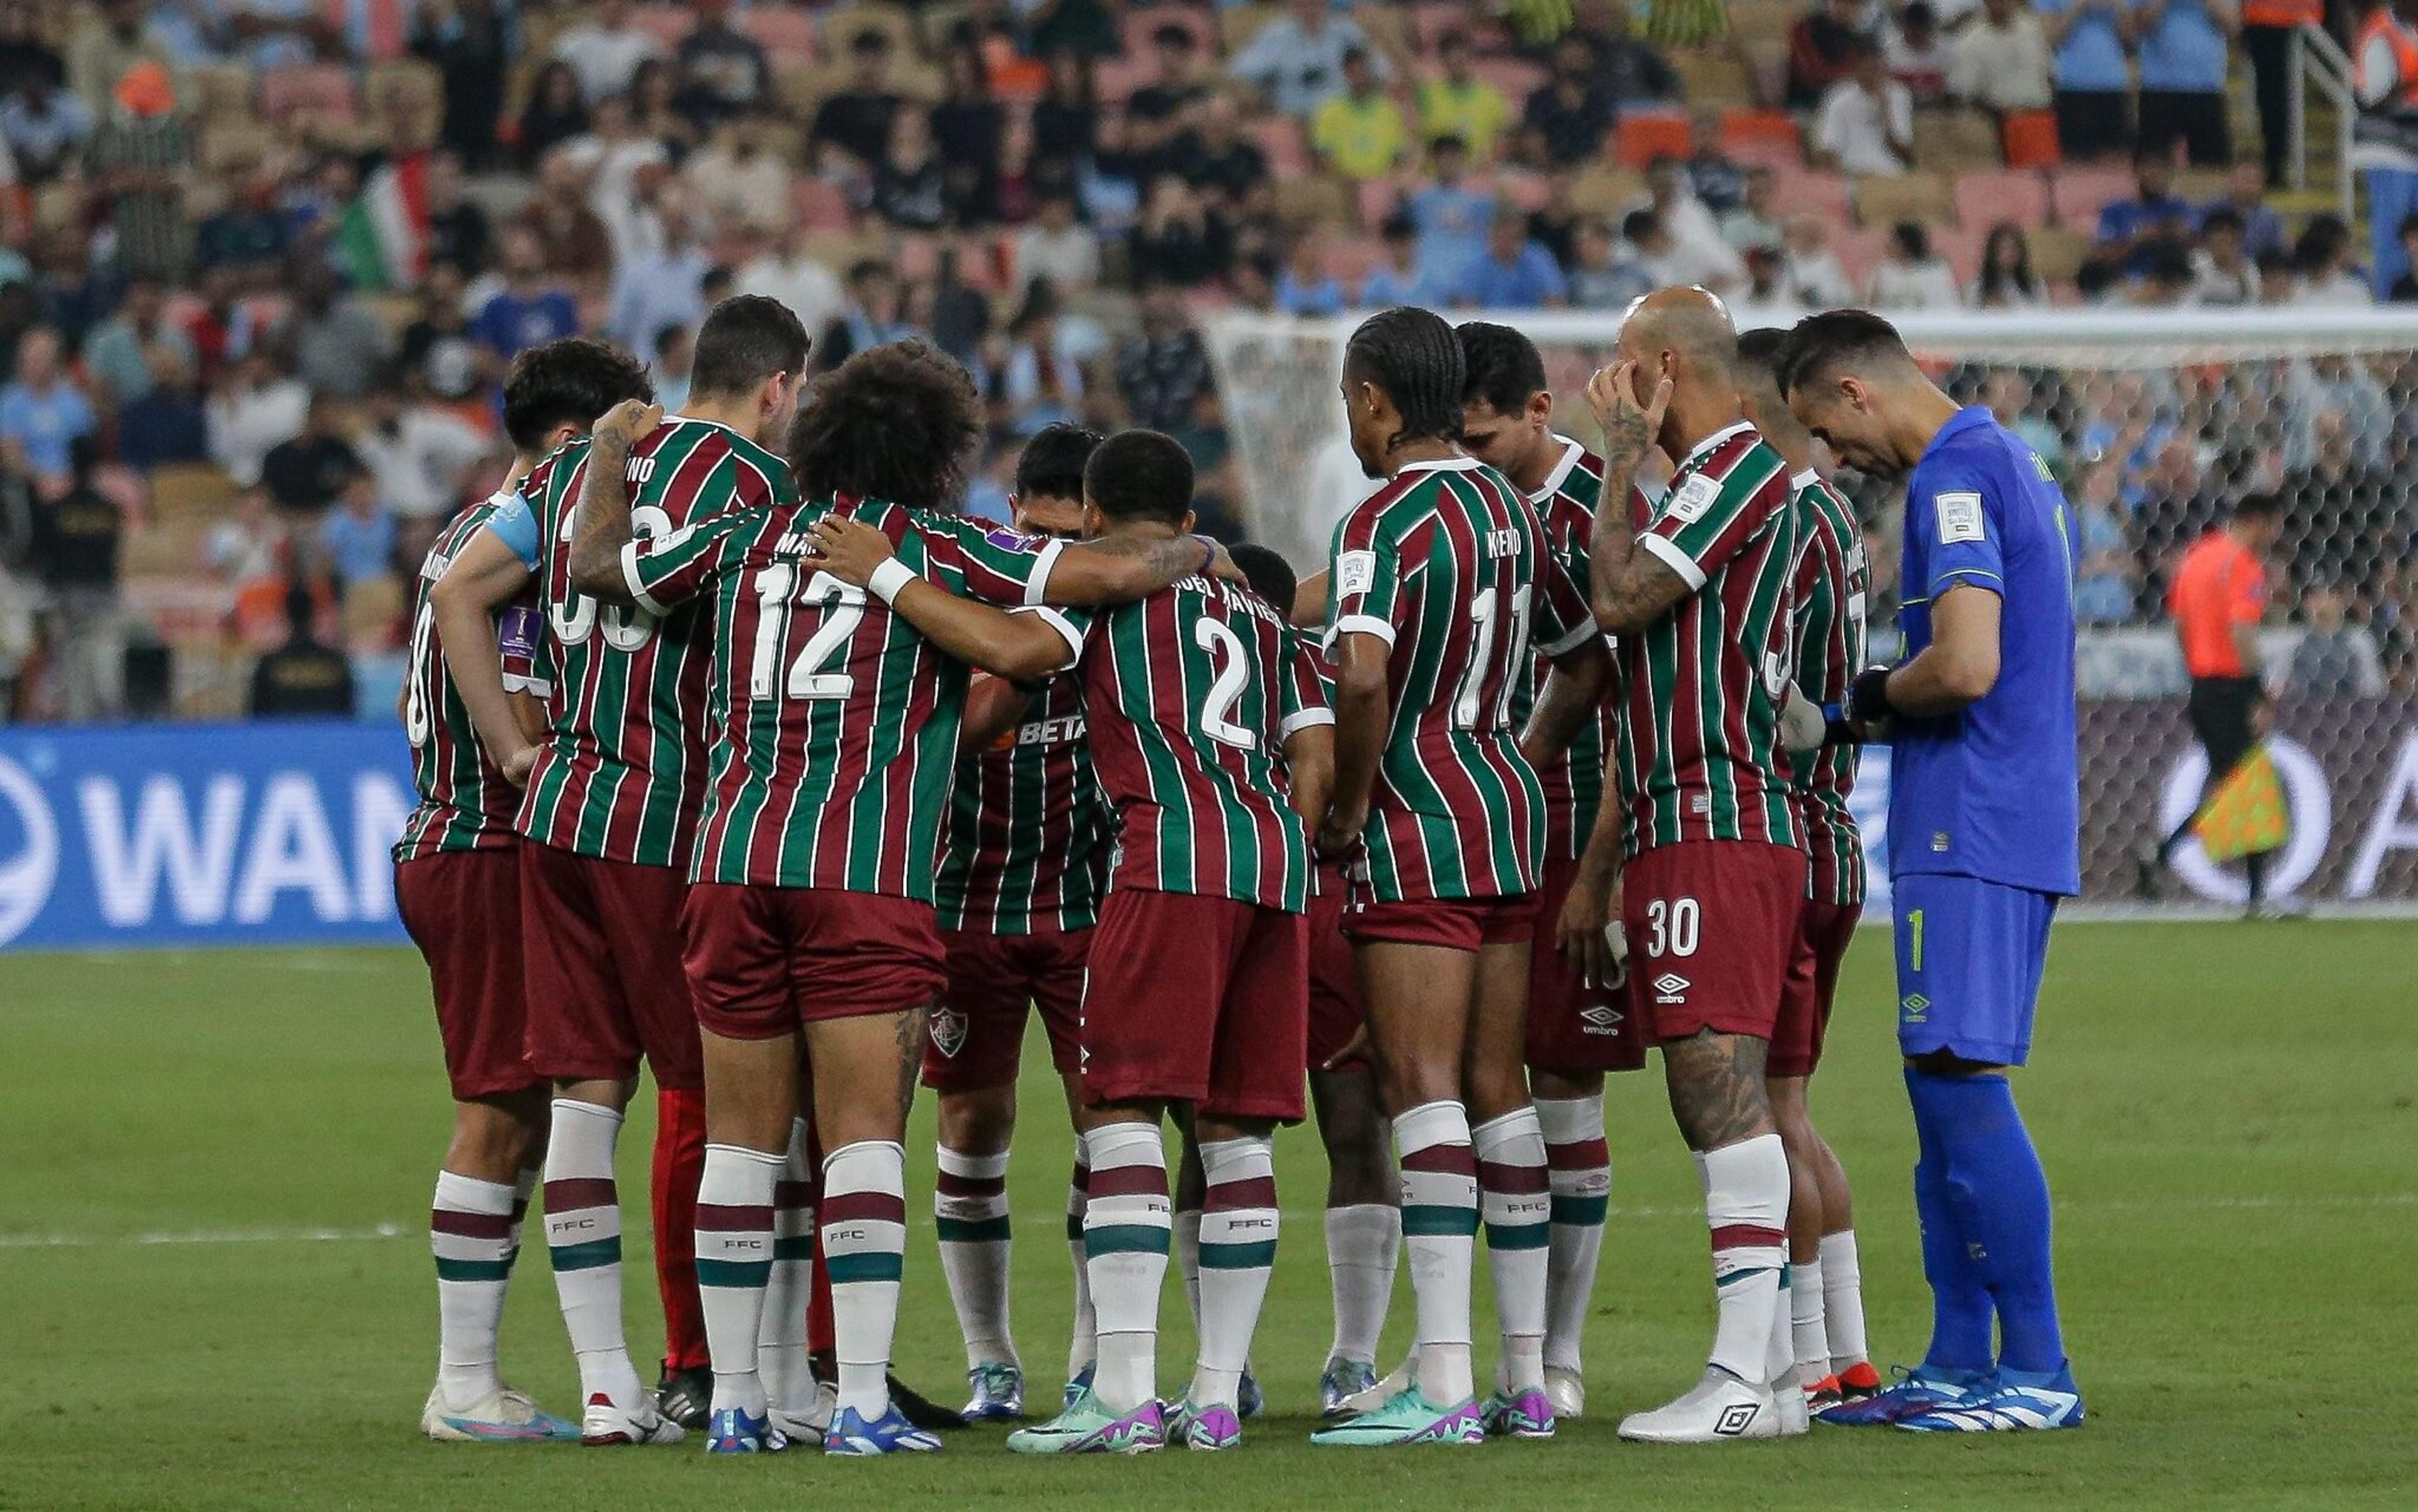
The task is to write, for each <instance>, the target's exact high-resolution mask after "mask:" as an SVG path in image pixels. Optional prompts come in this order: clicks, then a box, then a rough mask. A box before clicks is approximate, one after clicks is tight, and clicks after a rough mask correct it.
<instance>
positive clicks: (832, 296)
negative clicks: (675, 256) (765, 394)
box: [731, 216, 848, 336]
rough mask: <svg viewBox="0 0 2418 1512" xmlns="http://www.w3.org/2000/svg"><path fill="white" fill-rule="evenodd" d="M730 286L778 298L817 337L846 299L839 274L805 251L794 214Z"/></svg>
mask: <svg viewBox="0 0 2418 1512" xmlns="http://www.w3.org/2000/svg"><path fill="white" fill-rule="evenodd" d="M731 289H732V292H733V293H737V294H760V295H763V296H765V297H766V298H773V299H778V300H780V301H781V302H782V303H783V304H785V305H788V307H789V310H790V312H791V313H794V314H795V315H796V316H797V317H798V323H799V324H800V325H802V326H803V327H805V328H806V330H807V332H808V333H809V334H811V335H817V336H819V335H820V334H821V333H822V331H823V330H824V329H825V328H827V327H828V326H829V325H830V324H831V322H832V319H833V317H834V316H835V315H837V314H838V313H839V312H840V310H841V308H842V307H843V306H844V305H846V304H847V302H848V296H847V295H846V293H845V292H843V291H842V290H841V288H840V283H839V275H838V274H837V273H835V272H834V271H833V270H832V267H831V265H830V264H829V263H827V262H824V261H823V260H822V259H821V258H819V257H818V256H816V255H815V254H814V253H813V252H809V251H808V250H807V248H806V233H805V228H804V226H803V225H802V224H800V223H799V221H797V219H796V217H794V216H792V217H788V218H786V219H785V220H784V221H783V223H782V224H781V225H779V226H778V227H776V228H774V230H773V239H772V242H771V244H770V245H769V246H767V247H766V248H765V249H764V250H763V251H762V252H758V253H757V254H756V255H755V256H754V257H753V258H751V259H749V260H748V261H747V262H746V263H745V264H743V265H742V266H741V267H740V268H739V271H738V275H737V277H736V278H735V279H734V280H733V282H732V284H731Z"/></svg>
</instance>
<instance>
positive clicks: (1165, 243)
mask: <svg viewBox="0 0 2418 1512" xmlns="http://www.w3.org/2000/svg"><path fill="white" fill-rule="evenodd" d="M1125 250H1126V255H1127V259H1128V261H1130V262H1131V263H1132V265H1133V276H1134V282H1135V283H1163V284H1167V285H1170V286H1171V287H1175V288H1186V289H1188V288H1197V287H1199V286H1200V285H1201V284H1203V283H1209V282H1211V281H1212V280H1215V279H1218V278H1223V277H1224V276H1226V274H1227V273H1228V272H1229V271H1230V270H1231V269H1232V267H1233V264H1234V237H1233V233H1232V230H1231V228H1229V227H1228V226H1227V224H1226V221H1225V218H1224V217H1223V216H1221V215H1219V214H1218V213H1217V211H1215V210H1213V209H1211V208H1209V207H1208V206H1206V205H1203V204H1202V203H1201V196H1200V195H1198V194H1195V193H1194V192H1193V191H1192V186H1191V185H1189V184H1186V182H1185V181H1184V180H1183V179H1181V178H1178V177H1176V176H1174V175H1173V174H1161V175H1160V176H1158V177H1157V178H1156V179H1155V180H1154V181H1153V182H1152V184H1151V186H1150V198H1149V199H1148V200H1147V201H1145V202H1144V203H1143V206H1142V213H1141V220H1140V222H1139V223H1137V224H1136V225H1135V227H1134V229H1133V234H1132V236H1131V237H1128V238H1127V240H1126V247H1125Z"/></svg>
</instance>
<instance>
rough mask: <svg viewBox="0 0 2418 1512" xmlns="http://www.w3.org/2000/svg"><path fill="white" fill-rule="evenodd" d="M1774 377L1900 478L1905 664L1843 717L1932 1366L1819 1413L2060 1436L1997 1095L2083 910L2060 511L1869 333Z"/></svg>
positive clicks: (2046, 1318) (2027, 1179)
mask: <svg viewBox="0 0 2418 1512" xmlns="http://www.w3.org/2000/svg"><path fill="white" fill-rule="evenodd" d="M1780 367H1781V382H1782V389H1783V392H1784V393H1785V394H1786V395H1787V397H1788V402H1789V407H1790V408H1791V409H1793V410H1794V411H1795V412H1796V414H1797V417H1798V420H1802V421H1804V423H1805V425H1806V426H1807V427H1808V428H1809V429H1811V430H1812V431H1813V434H1814V435H1818V436H1820V437H1821V438H1822V439H1823V440H1825V441H1827V442H1829V446H1830V451H1831V453H1832V454H1833V455H1834V456H1836V457H1837V458H1838V460H1839V461H1840V462H1841V463H1842V464H1844V465H1845V466H1850V467H1854V468H1857V469H1859V470H1860V471H1863V472H1867V473H1874V474H1877V475H1880V476H1883V477H1890V478H1904V479H1905V482H1906V489H1905V531H1904V534H1905V548H1904V554H1903V557H1902V559H1901V565H1900V569H1899V584H1900V589H1899V590H1900V592H1901V593H1902V594H1903V595H1904V599H1903V603H1902V606H1901V607H1900V609H1899V612H1898V621H1899V629H1900V630H1901V631H1902V632H1903V634H1904V635H1905V649H1906V652H1907V657H1906V660H1905V661H1903V662H1901V663H1899V664H1897V665H1895V666H1893V667H1874V668H1872V669H1871V670H1869V671H1867V672H1865V673H1863V674H1862V675H1861V676H1859V678H1858V679H1857V680H1856V681H1855V684H1854V686H1853V689H1852V690H1851V692H1850V694H1849V696H1848V700H1847V707H1846V709H1845V710H1844V717H1845V723H1846V725H1847V726H1848V727H1849V728H1850V729H1853V730H1859V731H1860V732H1862V733H1863V734H1864V735H1865V736H1866V737H1867V738H1869V739H1875V740H1887V741H1890V744H1891V749H1892V755H1891V771H1890V804H1889V841H1890V875H1891V878H1892V886H1893V888H1894V893H1895V896H1894V899H1893V905H1894V907H1893V911H1894V914H1895V920H1896V933H1897V972H1898V1047H1899V1049H1900V1050H1901V1051H1902V1052H1903V1054H1904V1056H1905V1087H1906V1093H1907V1096H1908V1097H1909V1098H1910V1099H1911V1100H1912V1102H1913V1105H1914V1123H1915V1131H1916V1135H1917V1138H1918V1141H1919V1145H1920V1149H1921V1158H1920V1160H1919V1161H1918V1163H1917V1164H1916V1166H1915V1173H1914V1186H1915V1205H1916V1210H1917V1212H1918V1213H1919V1214H1920V1215H1921V1224H1922V1261H1923V1273H1924V1275H1925V1277H1926V1278H1927V1279H1928V1280H1929V1281H1930V1283H1931V1291H1932V1305H1933V1321H1932V1335H1931V1347H1930V1350H1929V1352H1927V1353H1926V1354H1925V1355H1924V1356H1923V1361H1922V1364H1921V1367H1919V1368H1917V1369H1916V1370H1914V1371H1913V1372H1912V1373H1911V1374H1909V1375H1908V1376H1907V1377H1906V1378H1905V1381H1903V1382H1900V1383H1899V1384H1897V1385H1895V1386H1892V1387H1890V1389H1889V1390H1887V1391H1884V1392H1881V1393H1879V1394H1878V1395H1876V1396H1873V1397H1866V1398H1864V1399H1863V1400H1862V1401H1859V1402H1855V1403H1850V1404H1847V1405H1845V1406H1843V1407H1840V1408H1837V1409H1834V1410H1832V1411H1831V1412H1829V1413H1826V1414H1824V1415H1825V1418H1826V1420H1827V1421H1829V1422H1832V1423H1849V1424H1878V1423H1894V1424H1895V1425H1896V1426H1898V1427H1900V1428H1915V1429H1922V1430H1930V1431H1941V1432H1967V1433H1979V1432H1994V1431H2004V1430H2009V1429H2018V1428H2072V1427H2074V1426H2076V1425H2078V1424H2080V1423H2081V1421H2082V1397H2081V1394H2080V1393H2079V1392H2078V1391H2076V1390H2075V1388H2074V1375H2073V1371H2072V1370H2071V1368H2070V1367H2069V1366H2068V1363H2067V1360H2066V1354H2065V1344H2064V1340H2063V1337H2062V1336H2061V1334H2060V1332H2059V1330H2058V1314H2057V1294H2056V1289H2055V1285H2054V1282H2053V1280H2052V1278H2051V1271H2050V1263H2049V1196H2048V1180H2047V1177H2046V1176H2045V1175H2044V1174H2043V1171H2042V1169H2041V1164H2040V1157H2039V1156H2038V1155H2037V1154H2036V1153H2034V1152H2033V1149H2032V1142H2031V1136H2030V1134H2029V1132H2028V1130H2026V1129H2025V1127H2024V1122H2023V1119H2022V1117H2021V1115H2019V1114H2018V1113H2017V1112H2016V1111H2015V1101H2014V1093H2013V1091H2012V1088H2011V1087H2010V1086H2009V1084H2008V1080H2007V1070H2008V1068H2009V1067H2011V1066H2019V1065H2022V1064H2023V1063H2024V1061H2025V1060H2026V1058H2027V1057H2028V1055H2029V1053H2030V1049H2031V1033H2032V1011H2033V1006H2034V1003H2035V1000H2036V999H2037V997H2038V995H2039V991H2040V982H2041V970H2042V968H2043V965H2044V963H2045V961H2046V958H2047V955H2048V936H2049V922H2050V920H2051V918H2052V917H2053V916H2054V915H2055V914H2056V911H2057V905H2058V899H2059V898H2061V897H2071V896H2073V895H2074V893H2077V892H2079V891H2080V890H2081V875H2080V864H2079V860H2080V858H2079V855H2078V831H2079V823H2080V810H2081V794H2080V783H2079V779H2078V773H2077V761H2076V757H2075V753H2074V551H2073V530H2072V527H2071V525H2070V522H2069V520H2068V517H2067V512H2066V504H2065V496H2063V495H2062V494H2061V493H2059V492H2058V486H2057V483H2056V481H2054V480H2053V479H2052V478H2051V476H2050V474H2049V470H2048V467H2047V466H2046V465H2045V464H2044V463H2043V462H2042V461H2041V459H2040V457H2039V456H2038V455H2037V454H2035V453H2034V452H2033V451H2032V450H2031V448H2030V447H2029V446H2028V445H2026V444H2025V443H2024V441H2023V440H2022V439H2021V438H2020V437H2019V436H2017V435H2015V434H2014V433H2013V432H2012V431H2010V430H2008V429H2007V428H2006V427H2004V426H2002V425H2000V424H1998V423H1997V420H1994V419H1993V418H1992V417H1991V414H1990V412H1989V411H1988V410H1987V409H1983V408H1978V407H1977V408H1972V409H1959V408H1958V407H1957V405H1956V403H1955V401H1954V400H1952V399H1950V398H1949V397H1948V396H1947V395H1946V394H1944V393H1942V392H1941V391H1940V390H1939V389H1938V388H1937V387H1936V386H1935V385H1934V384H1933V383H1932V382H1931V380H1930V379H1929V378H1927V377H1925V376H1924V375H1923V374H1922V371H1921V369H1920V368H1918V367H1917V366H1916V365H1915V362H1914V359H1913V358H1912V357H1911V356H1909V355H1908V354H1907V352H1906V349H1905V343H1904V342H1903V341H1901V340H1900V339H1899V337H1898V333H1897V331H1896V329H1895V328H1893V327H1891V326H1890V323H1889V322H1888V321H1886V320H1883V319H1881V318H1880V317H1879V316H1877V315H1873V314H1868V313H1864V312H1862V311H1853V310H1846V311H1832V312H1831V313H1828V314H1820V315H1813V316H1811V317H1809V318H1807V319H1805V320H1803V321H1801V322H1799V323H1798V326H1797V328H1796V329H1795V330H1794V331H1792V332H1791V333H1790V335H1789V340H1788V344H1787V345H1786V347H1785V348H1784V349H1783V352H1782V357H1781V363H1780ZM1994 1320H1995V1321H1996V1323H1997V1331H1998V1352H1997V1355H1996V1357H1995V1358H1994V1357H1993V1353H1992V1349H1991V1325H1992V1322H1993V1321H1994Z"/></svg>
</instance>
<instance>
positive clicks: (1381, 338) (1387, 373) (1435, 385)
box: [1343, 305, 1468, 446]
mask: <svg viewBox="0 0 2418 1512" xmlns="http://www.w3.org/2000/svg"><path fill="white" fill-rule="evenodd" d="M1343 371H1344V372H1345V373H1346V374H1357V375H1358V376H1359V377H1360V378H1361V379H1363V380H1364V381H1366V382H1369V383H1373V384H1375V385H1376V386H1377V387H1378V388H1380V389H1384V390H1385V397H1386V398H1388V399H1391V400H1392V401H1393V402H1394V407H1395V408H1396V409H1398V410H1400V411H1401V415H1402V428H1401V429H1400V431H1398V432H1396V433H1395V434H1394V435H1393V437H1392V439H1391V441H1390V443H1389V444H1391V445H1395V446H1399V445H1400V444H1401V443H1402V442H1404V441H1415V440H1437V441H1458V440H1460V439H1461V390H1462V383H1463V382H1464V381H1465V379H1466V377H1467V374H1468V363H1467V361H1466V360H1465V359H1463V358H1462V355H1461V338H1460V337H1458V336H1456V335H1454V334H1453V329H1452V328H1451V327H1450V326H1447V325H1446V324H1445V321H1444V317H1443V316H1442V315H1439V314H1437V313H1435V312H1434V311H1432V310H1419V309H1415V308H1413V307H1411V306H1408V305H1403V306H1399V307H1397V308H1395V309H1392V310H1381V311H1379V312H1378V313H1375V314H1373V315H1370V317H1369V318H1368V319H1366V320H1364V321H1362V322H1360V327H1359V328H1358V329H1357V330H1354V332H1353V333H1352V339H1351V340H1350V341H1349V342H1346V343H1345V344H1344V346H1343Z"/></svg>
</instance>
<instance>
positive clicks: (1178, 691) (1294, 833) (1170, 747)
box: [1035, 574, 1335, 913]
mask: <svg viewBox="0 0 2418 1512" xmlns="http://www.w3.org/2000/svg"><path fill="white" fill-rule="evenodd" d="M1035 612H1036V613H1039V614H1041V615H1043V616H1044V617H1045V618H1047V619H1049V620H1050V622H1051V623H1052V624H1054V625H1056V626H1057V627H1058V628H1059V630H1060V633H1061V634H1064V635H1066V637H1067V643H1068V648H1069V649H1070V650H1071V651H1073V652H1074V654H1075V655H1076V656H1077V658H1078V659H1079V660H1078V663H1077V673H1076V676H1077V677H1078V678H1079V680H1080V681H1081V684H1082V689H1083V712H1084V716H1085V718H1086V720H1087V721H1088V722H1089V724H1090V727H1091V741H1092V765H1093V768H1094V771H1097V772H1098V773H1099V781H1100V787H1101V790H1102V791H1103V792H1104V793H1105V794H1106V795H1107V797H1108V801H1109V803H1110V807H1111V808H1112V809H1113V810H1114V813H1115V816H1116V826H1117V832H1116V851H1115V854H1114V857H1113V859H1112V861H1111V863H1110V878H1109V885H1110V887H1111V888H1131V889H1137V890H1141V891H1147V892H1155V893H1197V894H1201V895H1203V896H1208V897H1222V898H1233V899H1236V900H1238V901H1240V902H1244V903H1255V904H1259V905H1261V906H1263V907H1265V908H1273V909H1286V910H1288V911H1290V912H1293V913H1299V912H1301V911H1302V910H1303V909H1307V908H1308V906H1309V886H1310V881H1309V872H1310V857H1309V836H1308V831H1307V830H1306V829H1305V827H1304V826H1303V824H1302V821H1301V817H1300V816H1299V815H1297V814H1295V813H1294V812H1293V803H1292V801H1291V792H1292V785H1291V782H1290V780H1289V779H1288V776H1287V774H1286V771H1285V765H1284V744H1285V741H1289V740H1291V739H1292V738H1293V735H1294V734H1295V733H1296V732H1297V731H1300V730H1303V729H1307V728H1308V727H1309V726H1311V725H1331V724H1333V723H1334V722H1335V714H1334V711H1333V710H1331V709H1330V708H1329V707H1328V706H1327V701H1326V695H1325V688H1324V684H1323V683H1322V681H1321V680H1320V677H1319V668H1318V662H1317V658H1316V657H1315V656H1313V655H1312V654H1311V653H1310V651H1309V649H1308V648H1307V647H1306V646H1304V645H1303V644H1302V643H1301V641H1300V640H1299V639H1298V638H1297V637H1296V636H1295V635H1294V634H1293V632H1292V630H1291V628H1290V627H1289V626H1287V625H1286V623H1285V620H1284V617H1283V616H1282V615H1281V614H1279V613H1278V611H1277V610H1276V609H1275V608H1273V607H1271V606H1270V605H1269V603H1267V601H1266V600H1264V599H1262V598H1261V597H1259V595H1257V594H1255V593H1253V592H1251V591H1250V590H1249V589H1248V588H1243V587H1241V586H1240V585H1238V584H1233V583H1229V582H1226V581H1223V580H1222V579H1217V578H1211V577H1204V576H1201V575H1199V574H1195V575H1193V576H1190V577H1186V578H1180V579H1178V580H1177V581H1176V582H1175V583H1174V584H1173V585H1172V586H1171V587H1168V588H1161V589H1159V590H1158V591H1157V592H1156V593H1154V594H1152V595H1151V596H1150V597H1148V598H1146V599H1142V600H1140V602H1138V603H1125V604H1119V605H1116V606H1115V607H1113V608H1108V609H1100V610H1095V611H1091V612H1088V613H1086V612H1082V611H1066V610H1050V609H1043V610H1037V611H1035Z"/></svg>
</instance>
